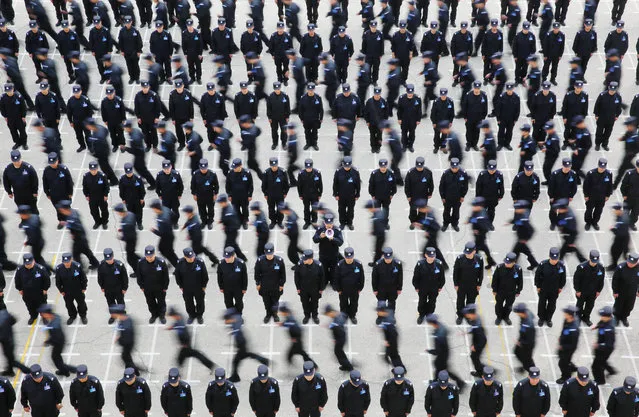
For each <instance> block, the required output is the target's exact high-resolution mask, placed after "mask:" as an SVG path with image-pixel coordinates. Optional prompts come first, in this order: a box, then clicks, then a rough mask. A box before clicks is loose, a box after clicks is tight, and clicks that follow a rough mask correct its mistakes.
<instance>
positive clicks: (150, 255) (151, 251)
mask: <svg viewBox="0 0 639 417" xmlns="http://www.w3.org/2000/svg"><path fill="white" fill-rule="evenodd" d="M144 259H146V261H147V262H148V263H151V262H154V261H155V247H154V246H153V245H148V246H146V247H145V248H144Z"/></svg>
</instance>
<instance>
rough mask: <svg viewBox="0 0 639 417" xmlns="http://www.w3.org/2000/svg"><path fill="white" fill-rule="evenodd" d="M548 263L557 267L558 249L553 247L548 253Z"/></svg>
mask: <svg viewBox="0 0 639 417" xmlns="http://www.w3.org/2000/svg"><path fill="white" fill-rule="evenodd" d="M548 262H550V264H551V265H557V263H558V262H559V249H557V248H556V247H554V246H553V247H552V248H550V250H549V251H548Z"/></svg>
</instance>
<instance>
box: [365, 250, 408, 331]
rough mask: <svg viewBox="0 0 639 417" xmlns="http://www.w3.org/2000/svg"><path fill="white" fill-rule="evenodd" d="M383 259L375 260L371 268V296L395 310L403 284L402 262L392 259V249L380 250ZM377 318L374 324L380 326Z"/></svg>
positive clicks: (379, 319)
mask: <svg viewBox="0 0 639 417" xmlns="http://www.w3.org/2000/svg"><path fill="white" fill-rule="evenodd" d="M382 253H383V257H382V258H381V259H378V260H376V262H375V264H374V266H373V272H372V278H371V284H372V287H373V294H374V295H375V297H376V298H377V301H378V302H380V301H384V302H386V303H387V304H386V305H387V306H388V308H389V309H390V310H392V311H394V310H395V305H396V302H397V297H398V296H399V295H400V294H401V293H402V288H403V284H404V269H403V265H402V262H401V261H400V260H399V259H397V258H395V257H393V249H392V248H389V247H385V248H383V249H382ZM381 321H382V320H381V318H380V317H378V318H377V320H376V324H380V322H381Z"/></svg>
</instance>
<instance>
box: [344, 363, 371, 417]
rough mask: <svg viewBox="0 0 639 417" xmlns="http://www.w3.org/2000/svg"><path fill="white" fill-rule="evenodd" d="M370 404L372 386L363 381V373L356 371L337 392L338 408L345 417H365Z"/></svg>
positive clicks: (352, 372) (351, 373)
mask: <svg viewBox="0 0 639 417" xmlns="http://www.w3.org/2000/svg"><path fill="white" fill-rule="evenodd" d="M370 404H371V393H370V386H369V385H368V382H366V381H364V380H362V375H361V373H360V372H359V371H358V370H355V369H354V370H352V371H351V372H350V374H349V378H348V380H347V381H344V382H342V385H340V387H339V389H338V391H337V408H338V409H339V411H340V413H342V414H344V415H348V416H363V415H365V414H366V413H367V412H368V407H369V406H370Z"/></svg>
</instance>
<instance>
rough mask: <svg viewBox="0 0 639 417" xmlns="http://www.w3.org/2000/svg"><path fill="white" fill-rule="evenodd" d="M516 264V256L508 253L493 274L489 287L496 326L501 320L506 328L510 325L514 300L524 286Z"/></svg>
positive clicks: (522, 275)
mask: <svg viewBox="0 0 639 417" xmlns="http://www.w3.org/2000/svg"><path fill="white" fill-rule="evenodd" d="M516 262H517V255H516V254H515V253H514V252H508V254H507V255H506V257H505V258H504V263H502V264H499V265H498V266H497V268H496V269H495V272H493V279H492V282H491V287H492V290H493V295H494V296H495V316H496V319H495V325H496V326H499V325H500V324H501V322H502V320H503V321H504V322H506V324H507V325H508V326H510V325H511V324H512V322H511V321H510V312H511V310H512V306H513V303H514V302H515V298H516V297H519V293H521V290H522V289H523V286H524V282H523V281H524V274H523V272H522V270H521V267H520V266H519V264H517V263H516Z"/></svg>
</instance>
